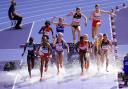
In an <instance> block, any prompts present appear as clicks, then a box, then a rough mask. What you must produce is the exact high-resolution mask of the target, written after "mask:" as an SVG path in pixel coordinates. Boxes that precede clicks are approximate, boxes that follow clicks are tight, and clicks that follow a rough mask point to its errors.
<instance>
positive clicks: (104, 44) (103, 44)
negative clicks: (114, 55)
mask: <svg viewBox="0 0 128 89" xmlns="http://www.w3.org/2000/svg"><path fill="white" fill-rule="evenodd" d="M108 46H109V41H108V40H107V41H104V40H102V43H101V48H102V49H103V50H108Z"/></svg>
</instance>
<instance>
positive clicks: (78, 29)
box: [77, 26, 81, 40]
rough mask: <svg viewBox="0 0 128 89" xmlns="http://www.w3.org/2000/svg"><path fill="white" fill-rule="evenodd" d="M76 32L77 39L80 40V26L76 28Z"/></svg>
mask: <svg viewBox="0 0 128 89" xmlns="http://www.w3.org/2000/svg"><path fill="white" fill-rule="evenodd" d="M77 32H78V39H79V40H80V36H81V28H80V26H78V28H77Z"/></svg>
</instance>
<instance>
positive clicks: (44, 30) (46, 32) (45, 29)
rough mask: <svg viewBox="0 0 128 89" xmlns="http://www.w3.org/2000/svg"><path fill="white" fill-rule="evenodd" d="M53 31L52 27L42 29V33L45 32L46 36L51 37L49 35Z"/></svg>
mask: <svg viewBox="0 0 128 89" xmlns="http://www.w3.org/2000/svg"><path fill="white" fill-rule="evenodd" d="M51 30H52V28H51V27H46V26H43V27H42V28H41V31H40V33H43V32H44V35H49V33H50V31H51Z"/></svg>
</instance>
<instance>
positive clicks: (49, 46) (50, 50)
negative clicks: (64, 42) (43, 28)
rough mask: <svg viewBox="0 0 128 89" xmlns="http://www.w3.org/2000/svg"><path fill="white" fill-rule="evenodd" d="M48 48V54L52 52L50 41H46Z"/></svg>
mask: <svg viewBox="0 0 128 89" xmlns="http://www.w3.org/2000/svg"><path fill="white" fill-rule="evenodd" d="M48 49H49V54H52V47H51V45H50V43H48Z"/></svg>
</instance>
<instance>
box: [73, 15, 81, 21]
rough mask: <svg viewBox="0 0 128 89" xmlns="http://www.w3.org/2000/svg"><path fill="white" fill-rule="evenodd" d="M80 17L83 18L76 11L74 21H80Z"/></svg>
mask: <svg viewBox="0 0 128 89" xmlns="http://www.w3.org/2000/svg"><path fill="white" fill-rule="evenodd" d="M80 19H81V14H77V13H75V14H74V16H73V21H74V22H78V23H80Z"/></svg>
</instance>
